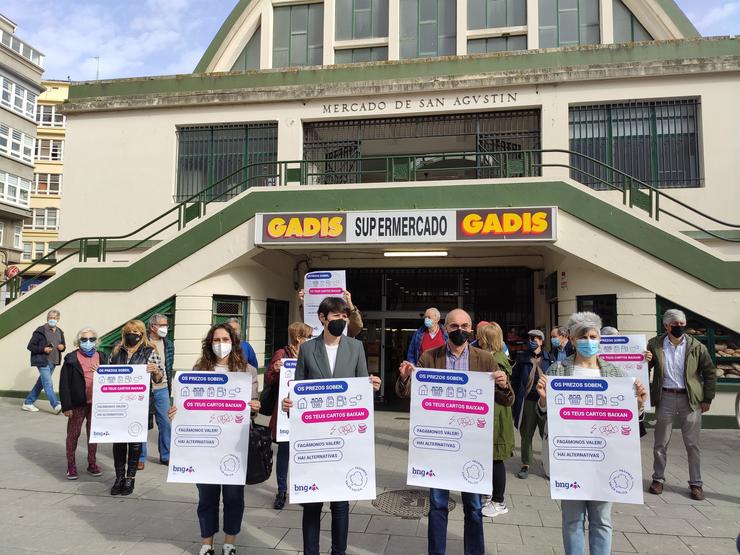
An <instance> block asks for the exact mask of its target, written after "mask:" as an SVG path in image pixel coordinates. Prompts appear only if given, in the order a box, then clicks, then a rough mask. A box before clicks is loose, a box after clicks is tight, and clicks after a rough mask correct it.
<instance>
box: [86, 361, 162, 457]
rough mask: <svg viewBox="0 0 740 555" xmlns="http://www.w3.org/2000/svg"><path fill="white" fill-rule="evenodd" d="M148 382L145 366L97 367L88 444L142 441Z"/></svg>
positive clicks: (147, 409)
mask: <svg viewBox="0 0 740 555" xmlns="http://www.w3.org/2000/svg"><path fill="white" fill-rule="evenodd" d="M150 381H151V376H150V375H149V373H148V372H147V371H146V364H134V365H131V366H129V365H126V364H121V365H113V364H105V365H100V366H99V367H98V369H97V371H96V372H95V376H94V377H93V388H92V389H93V399H92V405H93V406H92V424H91V426H90V442H91V443H136V442H144V441H146V439H147V433H148V421H149V382H150Z"/></svg>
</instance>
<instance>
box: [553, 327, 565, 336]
mask: <svg viewBox="0 0 740 555" xmlns="http://www.w3.org/2000/svg"><path fill="white" fill-rule="evenodd" d="M552 331H554V332H555V333H557V334H558V335H562V336H563V337H568V328H566V327H565V326H553V327H552Z"/></svg>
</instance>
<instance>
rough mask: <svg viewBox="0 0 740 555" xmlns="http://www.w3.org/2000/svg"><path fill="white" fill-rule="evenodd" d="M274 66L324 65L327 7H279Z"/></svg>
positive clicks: (320, 5) (275, 31) (275, 10)
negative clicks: (325, 15)
mask: <svg viewBox="0 0 740 555" xmlns="http://www.w3.org/2000/svg"><path fill="white" fill-rule="evenodd" d="M273 19H274V24H273V43H272V67H274V68H277V67H293V66H307V65H308V66H310V65H321V63H322V62H323V59H324V5H323V4H302V5H298V6H280V7H277V8H275V9H274V10H273Z"/></svg>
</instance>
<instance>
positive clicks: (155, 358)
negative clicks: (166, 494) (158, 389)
mask: <svg viewBox="0 0 740 555" xmlns="http://www.w3.org/2000/svg"><path fill="white" fill-rule="evenodd" d="M110 364H131V365H133V364H146V371H147V372H149V375H150V376H151V381H152V383H153V384H155V385H156V384H161V383H162V382H163V381H164V380H165V372H164V362H163V361H162V359H161V358H160V357H159V354H158V353H157V350H156V349H155V348H154V347H153V346H152V344H151V343H150V342H149V338H148V337H147V334H146V327H144V322H142V321H141V320H129V321H128V322H126V323H125V324H124V325H123V328H122V329H121V342H120V343H117V344H116V346H115V347H113V352H112V353H111V358H110ZM153 411H154V406H153V402H152V396H151V393H150V397H149V416H150V421H151V416H152V412H153ZM150 426H151V424H150ZM140 455H141V443H114V444H113V466H114V468H115V471H116V480H115V482H114V483H113V487H112V488H111V490H110V494H111V495H131V494H132V493H133V491H134V482H135V479H136V471H137V470H138V468H139V456H140Z"/></svg>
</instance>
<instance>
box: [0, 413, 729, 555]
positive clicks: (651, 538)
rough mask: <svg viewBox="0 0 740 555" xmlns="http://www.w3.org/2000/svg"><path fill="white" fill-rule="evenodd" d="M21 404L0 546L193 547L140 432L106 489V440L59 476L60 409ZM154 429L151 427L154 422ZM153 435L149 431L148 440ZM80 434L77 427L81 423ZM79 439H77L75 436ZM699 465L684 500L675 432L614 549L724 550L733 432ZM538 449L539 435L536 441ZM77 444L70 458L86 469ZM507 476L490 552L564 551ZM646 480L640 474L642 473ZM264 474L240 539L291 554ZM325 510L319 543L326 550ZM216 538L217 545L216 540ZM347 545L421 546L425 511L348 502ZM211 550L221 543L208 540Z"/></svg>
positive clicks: (552, 519) (296, 522) (621, 514)
mask: <svg viewBox="0 0 740 555" xmlns="http://www.w3.org/2000/svg"><path fill="white" fill-rule="evenodd" d="M38 405H39V407H40V408H41V409H42V412H39V413H33V414H31V413H25V412H21V411H20V410H19V408H20V400H18V399H7V398H3V399H0V427H1V428H0V429H2V438H3V440H4V441H5V442H6V444H7V449H5V450H3V451H0V468H2V474H1V475H0V537H1V538H2V539H0V552H1V553H3V554H10V553H31V552H42V553H95V554H98V553H136V554H160V553H161V554H171V553H172V554H175V553H197V552H198V546H199V533H198V522H197V517H196V513H195V502H196V494H195V487H193V486H189V485H178V484H167V483H166V482H165V477H166V473H165V467H163V466H161V465H159V464H157V463H156V462H155V461H156V457H157V453H156V446H155V445H156V442H155V441H150V450H149V451H150V461H149V463H148V464H147V467H146V470H144V471H143V472H140V473H139V475H138V476H137V479H136V491H135V493H134V495H133V496H131V497H130V498H123V499H122V498H112V497H110V496H109V495H108V489H109V488H110V485H111V482H112V479H111V478H112V460H111V449H110V446H108V445H103V446H101V448H100V453H99V462H100V464H101V465H102V467H103V470H104V474H103V476H102V477H101V478H93V477H91V476H88V475H87V474H85V473H84V471H82V472H81V474H80V479H79V480H77V481H68V480H66V479H65V471H66V465H65V461H64V436H65V429H66V419H65V418H64V417H63V416H55V415H53V414H51V413H50V412H49V409H48V404H47V403H46V402H39V403H38ZM403 416H404V415H401V414H398V413H378V414H377V417H376V419H377V420H376V433H377V450H376V460H377V464H378V470H377V481H378V485H379V490H383V491H384V490H394V489H401V488H403V487H404V480H405V465H406V452H405V446H406V443H407V437H408V436H407V433H408V432H407V426H408V421H407V420H406V419H405V418H404V417H403ZM154 433H156V430H155V431H154ZM154 437H155V436H154V435H152V436H151V438H152V439H154ZM83 441H84V434H83ZM81 443H82V442H81ZM702 443H703V459H702V472H703V478H704V481H705V491H706V496H707V500H706V501H703V502H695V501H692V500H691V499H690V498H689V497H688V490H687V489H686V479H687V476H686V469H687V462H686V454H685V451H684V449H683V443H682V441H681V437H680V433H679V434H676V433H674V437H673V442H672V443H671V446H670V454H669V465H668V472H669V474H668V484H667V486H666V490H665V493H664V494H663V495H662V496H660V497H657V496H652V495H650V494H647V493H646V504H645V505H639V506H638V505H615V508H614V513H613V518H614V528H615V532H614V542H613V549H614V552H615V553H616V552H624V553H661V554H664V555H665V554H670V555H682V554H686V555H690V554H692V553H695V554H699V555H710V554H714V553H717V554H720V553H721V554H732V553H735V552H736V550H735V541H734V538H735V537H736V536H737V534H738V532H740V432H738V431H737V430H732V431H730V430H706V431H704V432H702ZM651 447H652V433H649V435H648V436H647V437H645V438H643V440H642V448H643V453H642V455H643V472H644V474H645V475H646V476H649V474H650V468H651V462H652V453H651ZM535 449H536V450H537V451H538V450H539V445H538V444H536V445H535ZM84 461H85V455H84V451H83V449H82V446H81V447H80V449H79V451H78V465H79V466H80V467H81V468H80V470H83V469H84V464H83V463H84ZM507 467H508V469H509V474H508V483H507V491H506V497H507V500H506V501H507V505H508V506H509V513H508V514H507V515H503V516H501V517H498V518H496V520H495V522H494V521H492V520H491V519H486V523H485V537H486V542H487V543H486V547H487V553H490V554H500V555H505V554H517V555H519V554H530V553H531V554H536V555H543V554H547V553H562V552H563V550H562V544H561V536H560V513H559V508H558V504H557V503H556V502H555V501H553V500H551V499H550V497H549V489H548V484H547V482H546V481H545V480H544V479H543V478H542V477H541V476H538V475H536V474H539V473H540V472H536V474H534V475H530V478H529V479H528V480H519V479H517V478H516V476H515V475H514V472H515V471H516V470H517V469H518V464H517V459H516V458H514V459H511V460H510V461H509V462H508V464H507ZM643 481H644V482H645V486H646V487H647V484H648V480H647V479H644V480H643ZM274 490H275V482H274V478H271V480H270V481H269V482H267V483H265V484H261V485H258V486H249V487H248V488H247V492H246V504H247V509H246V511H245V515H244V522H243V526H242V533H241V534H240V535H239V538H238V542H237V543H238V544H239V545H240V546H242V547H241V548H240V553H242V554H244V553H247V554H249V555H268V554H269V555H274V554H278V553H285V554H288V553H289V554H296V553H298V552H299V550H300V549H301V530H300V523H301V513H300V511H299V510H298V508H296V507H293V506H288V508H287V509H285V510H283V511H274V510H273V509H272V508H271V506H272V499H273V496H274ZM450 519H451V520H450V526H449V529H448V537H449V545H448V553H450V554H458V553H462V531H463V527H462V507H461V505H458V506H457V508H456V509H455V510H454V511H453V512H452V513H450ZM330 522H331V520H330V518H329V517H328V516H326V515H325V517H324V519H323V521H322V524H323V528H325V529H326V530H327V532H326V533H325V534H324V535H323V536H322V547H323V548H324V549H328V546H329V536H328V529H329V526H330ZM220 539H221V538H220V537H217V544H219V545H220V541H219V540H220ZM349 545H350V548H349V552H350V553H353V554H363V555H364V554H388V555H415V554H422V553H425V552H426V519H421V520H418V519H417V520H414V519H401V518H398V517H391V516H389V515H386V514H384V513H382V512H380V511H378V510H376V509H375V508H374V507H373V506H372V505H371V504H370V502H357V503H353V504H352V513H351V517H350V537H349ZM217 553H220V549H219V550H218V551H217Z"/></svg>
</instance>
